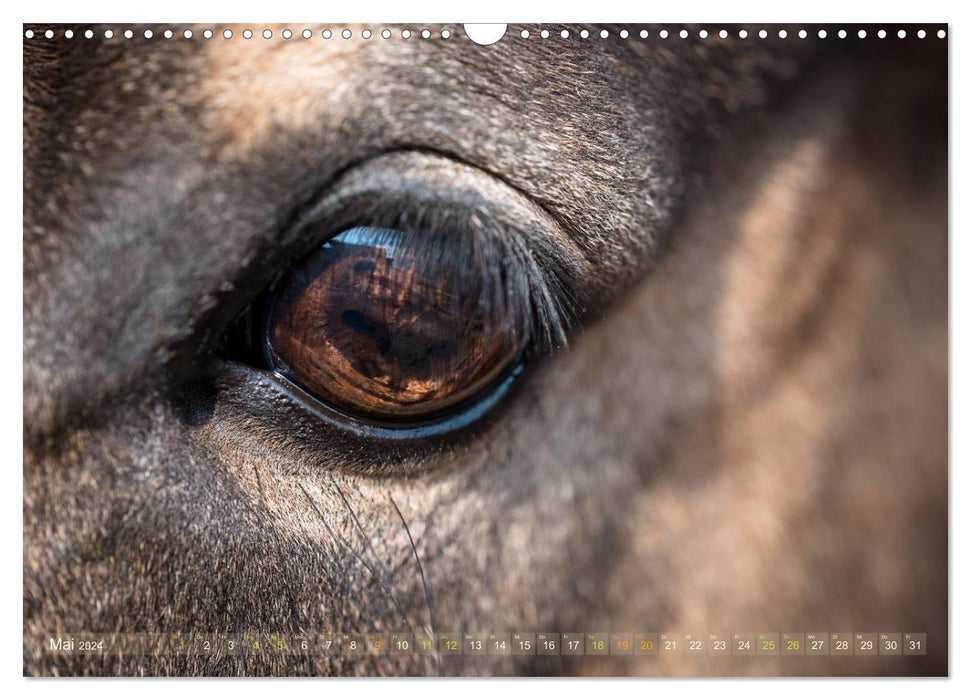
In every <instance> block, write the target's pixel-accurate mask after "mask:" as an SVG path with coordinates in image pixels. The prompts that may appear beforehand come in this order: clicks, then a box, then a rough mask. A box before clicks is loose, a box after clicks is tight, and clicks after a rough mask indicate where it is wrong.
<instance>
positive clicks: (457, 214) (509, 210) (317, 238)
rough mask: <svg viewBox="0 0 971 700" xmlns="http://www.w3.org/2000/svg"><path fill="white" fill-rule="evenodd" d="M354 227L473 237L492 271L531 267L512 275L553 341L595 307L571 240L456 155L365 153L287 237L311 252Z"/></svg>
mask: <svg viewBox="0 0 971 700" xmlns="http://www.w3.org/2000/svg"><path fill="white" fill-rule="evenodd" d="M359 225H366V226H371V227H375V228H388V229H396V228H402V229H412V230H414V231H416V232H417V233H419V234H421V233H423V234H424V235H425V238H430V237H431V236H435V235H442V234H448V235H451V234H455V235H458V234H459V233H461V234H462V235H467V236H472V237H478V240H479V241H480V242H481V243H482V248H483V249H485V250H491V251H493V252H494V253H495V254H496V255H495V267H496V269H497V270H498V269H499V268H500V267H501V266H505V267H507V268H510V269H515V263H516V262H517V260H518V261H519V262H520V263H522V264H523V265H525V266H527V267H528V268H529V269H528V270H520V271H521V272H522V274H520V275H518V277H519V278H524V279H526V280H527V281H528V282H529V284H530V289H531V291H533V292H535V294H534V295H533V302H535V304H536V307H537V309H545V311H546V312H549V313H547V315H546V317H545V319H544V320H545V321H546V322H547V325H548V327H549V330H550V331H551V332H552V331H558V330H562V331H563V332H562V333H559V337H558V338H557V339H556V341H557V342H558V343H563V342H565V341H566V338H567V331H569V329H570V328H571V327H572V326H574V325H576V323H578V322H580V321H582V320H583V319H584V318H585V317H586V316H588V315H589V314H590V313H591V311H592V310H593V309H592V304H591V301H590V297H589V294H588V291H587V290H588V287H589V286H591V284H592V283H593V282H594V281H595V280H596V276H595V275H594V270H593V266H592V265H591V264H590V263H589V262H588V261H587V260H586V258H585V257H584V256H583V254H582V252H581V251H580V249H579V247H578V246H577V245H576V244H575V242H574V240H573V238H572V237H571V236H570V235H569V234H568V233H567V232H566V231H564V230H563V228H562V227H561V226H560V225H559V224H558V223H557V222H556V221H555V220H553V219H552V218H551V217H550V216H549V214H548V213H547V212H546V210H545V209H543V208H542V207H539V206H538V205H537V204H536V203H535V202H534V201H532V200H531V199H529V198H528V197H526V196H525V195H524V194H523V193H521V192H520V191H518V190H515V189H513V188H511V187H509V186H508V185H507V184H505V183H504V182H503V181H501V180H498V179H496V178H494V177H493V176H491V175H490V174H489V173H486V172H483V171H481V170H480V169H478V168H475V167H474V166H470V165H467V164H465V163H463V162H461V161H455V160H452V159H449V158H445V157H443V156H441V155H438V154H431V153H428V152H422V151H411V150H403V151H393V152H389V153H384V154H381V155H379V156H375V157H373V158H370V159H368V160H367V161H365V162H362V163H360V164H358V165H357V166H356V167H354V168H351V169H349V170H346V171H345V172H344V173H343V174H342V176H341V177H339V178H337V179H336V181H334V182H332V183H331V185H330V186H329V187H328V188H327V190H326V192H325V193H323V194H322V195H320V196H319V199H318V201H317V203H316V204H315V205H313V206H308V207H305V208H304V209H303V210H302V211H301V214H300V216H299V217H298V218H297V220H296V221H295V223H294V225H293V231H291V232H289V233H288V234H287V236H288V237H292V238H295V239H297V240H300V241H302V243H301V244H300V247H301V249H303V250H305V251H307V252H309V251H311V250H313V249H314V248H315V247H316V246H317V245H319V244H321V243H323V242H324V241H325V240H327V238H329V237H330V236H332V235H336V234H337V233H340V232H341V231H342V230H344V229H346V228H351V227H353V226H359ZM454 245H456V246H457V245H458V242H456V244H454ZM462 263H463V261H461V260H459V261H457V264H462ZM544 282H546V283H547V284H545V285H544ZM554 307H557V309H558V310H559V311H560V312H562V313H560V314H559V317H556V314H553V313H552V312H553V311H554ZM542 330H544V331H545V330H546V329H542ZM551 340H552V339H551Z"/></svg>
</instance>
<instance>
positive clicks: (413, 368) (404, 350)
mask: <svg viewBox="0 0 971 700" xmlns="http://www.w3.org/2000/svg"><path fill="white" fill-rule="evenodd" d="M419 251H422V252H419ZM456 263H458V264H463V263H464V264H468V261H456V260H454V259H453V260H451V261H450V262H446V258H445V256H440V255H439V256H436V255H429V254H427V247H426V248H422V247H421V246H419V245H417V244H416V241H415V238H414V237H413V236H411V235H410V234H406V233H404V232H401V231H396V230H391V229H377V228H368V227H358V228H353V229H349V230H347V231H344V232H343V233H341V234H339V235H337V236H335V237H333V238H331V239H330V240H329V241H328V242H327V243H326V244H324V245H323V246H322V247H321V248H320V249H319V250H318V251H317V252H315V253H314V254H313V255H311V256H310V258H309V259H307V260H306V261H305V262H304V263H303V264H302V265H300V266H299V267H298V268H297V269H296V270H295V271H294V272H292V273H291V274H290V275H289V276H288V277H287V278H285V279H284V280H283V281H282V283H281V285H280V286H279V291H278V293H277V294H276V296H275V297H274V299H273V300H272V302H271V305H270V309H269V312H268V316H267V323H266V345H267V355H268V356H269V361H270V363H271V365H272V366H273V368H274V369H275V370H276V371H278V372H279V373H280V374H282V375H283V376H285V377H286V378H287V379H289V380H291V381H293V382H294V383H295V384H297V385H299V386H300V387H301V388H303V389H304V390H305V391H307V392H309V393H311V394H313V395H315V396H316V397H317V398H319V399H320V400H321V401H323V402H324V403H327V404H331V405H332V406H334V407H336V408H338V409H340V410H342V411H344V412H347V413H349V414H352V415H359V416H364V417H369V418H375V419H379V420H383V421H390V422H414V421H418V420H424V419H430V418H434V417H439V416H442V415H444V414H446V413H448V412H451V411H453V410H458V409H459V408H461V406H462V405H467V404H468V403H470V402H472V401H473V400H474V399H475V397H476V396H477V395H478V394H480V393H481V392H483V391H484V390H486V389H487V388H489V387H491V386H493V385H494V384H495V382H496V381H497V380H499V379H501V378H502V376H503V375H504V373H505V371H506V370H508V369H510V368H511V366H512V365H513V364H514V363H515V361H516V360H517V358H518V357H519V355H520V352H521V350H522V348H523V345H524V339H523V338H521V337H518V334H517V332H516V324H514V323H511V322H510V319H509V318H507V317H506V316H505V314H504V312H503V311H502V310H501V309H497V308H495V304H493V303H491V301H490V299H491V297H490V296H489V295H486V294H484V293H483V288H482V286H481V285H476V284H474V283H471V284H470V282H469V280H473V279H474V275H469V274H468V270H462V269H460V268H457V267H456Z"/></svg>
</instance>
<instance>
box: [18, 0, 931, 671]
mask: <svg viewBox="0 0 971 700" xmlns="http://www.w3.org/2000/svg"><path fill="white" fill-rule="evenodd" d="M319 13H320V14H323V15H326V8H324V7H323V6H321V8H320V9H319ZM267 14H271V15H272V8H267ZM324 19H326V17H324ZM948 35H949V27H948V25H946V24H907V25H901V24H865V25H863V24H853V23H847V24H784V25H783V24H745V25H740V24H725V23H723V24H718V23H711V24H705V23H693V24H556V23H551V24H543V23H526V24H522V23H520V24H516V23H510V24H488V25H484V24H460V23H459V24H454V23H453V24H435V23H427V24H422V23H410V24H381V23H366V24H338V23H327V22H326V21H325V22H322V23H309V22H308V23H305V24H301V23H296V24H281V23H273V22H269V23H251V24H245V23H229V24H181V23H171V24H164V23H159V24H57V23H53V24H52V23H48V24H43V23H28V24H24V25H23V26H22V40H23V202H24V206H23V414H24V415H23V452H24V456H23V674H24V675H27V676H72V675H79V676H80V675H83V676H92V675H93V676H266V675H270V676H331V675H339V676H351V675H353V676H401V675H407V676H436V677H438V676H537V675H539V676H564V675H565V676H753V675H754V676H834V675H838V676H946V675H947V674H948V653H949V647H948V634H949V628H948V578H947V577H948V417H949V415H948V400H949V394H948V337H949V327H948V262H949V261H948V128H949V119H948V110H949V96H948V95H949V93H948V46H949V36H948Z"/></svg>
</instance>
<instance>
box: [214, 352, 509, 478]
mask: <svg viewBox="0 0 971 700" xmlns="http://www.w3.org/2000/svg"><path fill="white" fill-rule="evenodd" d="M212 371H213V372H214V378H213V382H214V387H215V388H214V391H215V397H214V405H215V408H214V416H213V418H214V419H213V420H210V421H208V423H207V424H206V425H205V426H204V427H203V428H201V429H203V430H206V431H218V432H219V433H221V435H219V436H218V438H216V439H218V441H219V442H220V443H223V444H232V445H234V446H235V449H237V450H240V451H241V452H243V453H247V452H251V453H253V454H260V453H265V452H266V451H267V450H268V449H269V450H272V451H273V452H274V453H276V454H279V455H282V456H283V460H282V462H281V463H283V464H288V465H289V466H288V467H287V468H288V469H289V470H291V471H293V472H294V473H309V474H313V473H319V472H322V471H342V472H346V473H352V474H360V475H365V476H369V477H375V478H409V477H417V476H424V475H428V474H432V473H436V472H439V471H441V470H442V469H451V468H455V467H456V466H459V464H458V463H457V462H456V460H454V459H452V458H451V456H452V455H454V454H456V453H457V452H460V451H462V450H466V449H469V448H470V447H472V446H473V445H476V444H480V443H484V442H486V441H488V440H490V436H491V435H492V433H493V432H494V431H495V430H496V429H497V428H498V427H499V426H500V425H501V424H502V422H503V417H504V411H505V406H506V405H507V402H505V401H502V399H504V398H511V397H512V395H515V394H516V393H517V392H518V391H519V390H520V388H521V386H522V383H521V382H517V381H510V382H509V384H508V385H506V386H504V387H499V388H497V393H496V396H495V401H496V404H495V406H494V407H488V408H487V409H486V410H483V411H482V412H481V414H480V415H478V416H477V415H475V414H469V415H468V416H466V417H465V420H467V422H466V423H465V424H464V426H463V427H464V429H461V430H454V429H449V430H436V428H434V427H431V428H425V429H422V430H418V429H414V430H405V431H397V430H395V431H387V430H383V429H381V428H376V427H375V426H370V425H363V424H359V425H352V424H350V423H349V422H348V419H347V417H345V416H341V415H339V414H337V413H335V412H329V411H327V410H326V409H323V410H322V409H321V407H319V406H318V405H316V404H315V403H313V402H308V401H306V399H305V398H301V396H300V390H299V388H296V387H293V386H292V385H289V384H288V383H287V381H286V380H285V379H282V378H280V377H277V376H274V375H273V374H272V373H270V372H267V371H265V370H258V369H255V368H252V367H249V366H247V365H243V364H239V363H235V362H229V361H226V362H221V363H218V364H217V366H215V367H214V368H213V370H212ZM440 427H442V428H444V427H445V426H440Z"/></svg>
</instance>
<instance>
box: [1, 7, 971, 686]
mask: <svg viewBox="0 0 971 700" xmlns="http://www.w3.org/2000/svg"><path fill="white" fill-rule="evenodd" d="M15 8H16V9H15V11H16V13H17V14H18V15H19V16H18V17H17V18H13V19H10V21H6V22H3V23H2V24H0V27H4V28H5V29H6V32H5V35H3V36H2V38H3V40H2V41H0V51H2V52H3V54H4V56H3V57H4V60H3V61H2V63H0V66H2V69H3V73H2V78H3V89H2V92H0V95H2V97H3V105H4V109H3V112H2V115H3V120H4V121H3V130H2V133H3V134H4V135H5V138H4V140H3V153H2V161H0V162H2V163H4V167H5V175H6V177H4V179H3V189H4V191H5V193H6V194H7V195H9V196H8V197H5V199H4V202H5V204H4V207H3V213H4V218H5V220H6V226H5V228H4V229H3V230H5V231H6V232H7V233H6V235H4V236H3V237H2V245H3V247H4V249H3V254H2V255H0V264H2V265H3V274H2V275H0V280H2V284H3V288H2V292H3V293H2V295H0V298H2V299H3V300H4V311H5V313H4V314H2V316H0V318H2V319H4V321H5V326H4V335H6V336H13V337H11V338H10V339H9V340H8V341H7V342H6V343H5V344H4V345H3V346H2V352H3V356H2V358H3V362H2V364H0V367H3V372H2V374H0V376H2V388H3V392H4V393H3V397H4V401H3V403H2V404H0V405H2V406H3V409H2V410H3V420H2V422H0V426H2V430H3V433H2V441H0V444H2V445H3V446H4V448H5V449H4V451H5V453H7V454H9V458H8V459H6V460H4V467H5V474H6V476H5V479H7V482H6V483H5V484H4V485H5V486H6V488H3V489H2V491H3V496H4V498H5V503H4V506H5V507H4V508H3V510H2V513H3V517H4V519H5V522H4V525H5V526H6V527H5V528H4V529H3V532H5V533H8V534H7V535H6V536H5V537H4V539H3V547H4V552H3V554H4V560H5V561H4V563H5V564H6V566H5V567H4V571H7V572H10V573H9V574H8V575H7V576H5V577H4V579H3V584H2V585H3V604H2V605H0V615H2V622H3V634H4V636H3V637H2V638H3V639H5V640H7V642H8V643H7V644H5V645H3V647H2V649H3V654H2V658H0V663H2V667H3V670H4V676H5V678H15V679H20V678H21V675H22V669H23V666H22V657H21V644H22V624H21V613H22V600H23V598H22V576H20V575H19V574H18V575H17V576H14V575H13V573H12V572H15V571H20V570H21V568H22V551H21V548H22V542H21V538H20V537H19V535H18V534H17V533H20V532H21V523H22V513H23V503H22V496H21V490H22V486H21V484H22V480H21V479H20V478H19V477H20V471H21V468H22V431H21V428H22V415H23V409H22V371H23V370H22V359H23V358H22V346H23V343H22V308H23V307H22V298H23V296H22V295H23V291H22V289H23V284H22V259H23V251H22V239H21V237H20V236H18V235H17V234H16V232H17V231H18V230H21V229H22V221H21V215H22V210H23V203H22V197H23V192H22V190H23V183H22V171H21V169H20V167H19V165H18V164H19V163H20V162H21V159H22V152H23V151H22V136H16V135H18V134H22V98H21V88H22V73H21V71H20V65H21V56H20V49H21V43H20V41H18V40H17V36H16V35H17V33H18V32H20V31H21V29H20V25H21V24H22V23H24V22H27V21H30V22H63V21H79V20H87V21H109V20H110V21H112V22H116V23H117V22H163V21H178V22H185V21H193V22H217V21H230V20H231V21H235V22H254V23H257V22H260V21H297V20H302V21H309V20H320V19H327V20H330V21H334V22H335V23H337V22H342V21H348V22H378V21H383V22H406V21H410V22H416V21H432V20H434V21H435V22H468V21H473V22H508V23H514V22H539V21H546V22H549V21H556V22H591V21H606V20H612V21H624V22H632V23H634V22H650V23H654V22H657V23H666V22H672V23H673V22H704V23H732V22H751V21H756V22H767V23H768V22H786V23H819V22H825V23H829V22H833V23H858V22H886V23H888V24H889V23H910V22H914V23H928V24H929V23H939V22H950V23H951V27H949V30H948V34H949V38H948V41H950V42H953V43H952V45H951V52H952V53H951V58H952V67H951V71H952V78H951V87H952V90H953V92H952V98H951V99H952V107H951V124H961V123H965V124H966V123H969V122H968V114H969V109H968V102H967V100H968V89H969V88H968V86H969V84H971V82H969V80H968V78H967V76H968V71H967V70H966V68H967V65H968V50H967V48H966V45H964V44H962V42H961V41H960V38H959V37H961V34H962V29H963V28H964V27H966V26H967V25H966V24H965V23H964V21H963V20H964V15H963V12H959V11H958V10H957V9H956V3H947V2H940V1H934V0H921V1H920V2H911V3H902V2H894V3H879V4H876V3H874V4H870V5H867V6H863V7H857V6H851V5H849V4H848V3H847V2H846V1H845V0H815V1H813V2H812V3H807V4H806V5H799V4H796V3H791V4H782V3H778V2H767V1H762V2H752V1H735V2H731V3H726V2H714V1H713V0H712V1H707V2H693V3H691V4H687V3H684V2H670V3H650V2H631V0H596V1H595V2H590V3H589V4H587V5H584V4H581V3H578V2H555V3H554V2H547V3H536V4H532V5H530V6H526V5H524V4H523V3H522V2H521V0H520V1H519V2H513V1H510V0H489V2H484V3H480V4H478V5H476V6H472V5H466V4H460V3H455V2H454V1H452V2H444V1H443V0H437V1H435V2H425V3H423V4H422V5H420V6H418V5H409V6H407V7H406V6H404V5H403V4H402V3H400V2H391V0H376V1H373V2H368V3H359V2H348V3H346V4H345V5H338V4H337V3H321V2H319V1H318V2H306V1H305V2H279V1H275V2H272V3H268V2H263V3H259V2H252V1H249V2H232V3H223V4H221V5H210V6H207V7H205V8H202V7H200V5H199V3H198V1H197V0H196V1H192V0H169V1H167V2H165V3H158V4H154V5H152V6H147V7H146V6H136V5H135V4H133V3H124V4H122V3H119V2H104V1H97V0H89V1H88V2H85V3H84V4H83V5H80V4H78V3H76V2H74V3H69V2H62V1H60V0H56V1H49V2H44V3H35V4H31V5H29V6H25V5H23V4H20V3H17V4H16V5H15ZM10 9H12V8H10V5H7V6H5V7H4V9H3V12H4V14H5V15H6V14H7V13H8V11H10ZM958 20H961V21H960V23H959V24H957V26H956V25H955V23H957V22H958ZM955 37H958V38H957V39H956V38H955ZM955 75H957V76H959V77H958V79H954V77H953V76H955ZM961 115H964V116H963V117H962V116H961ZM951 139H952V140H951V142H950V143H951V149H952V151H951V152H952V155H951V158H952V161H951V162H952V163H953V164H954V165H953V166H952V178H953V179H952V183H951V192H952V193H958V196H955V197H953V198H952V200H951V202H952V204H951V217H952V218H951V231H956V230H963V229H965V228H967V227H966V222H967V216H966V214H965V212H966V210H967V201H968V197H966V196H961V194H960V193H962V192H963V191H964V189H963V185H966V183H967V179H968V178H967V177H966V176H965V173H966V170H965V168H966V164H967V162H968V158H967V156H968V139H967V137H966V136H965V135H964V134H963V132H962V130H961V129H953V128H952V133H951ZM950 251H951V257H950V263H951V276H950V279H951V285H952V286H951V299H950V309H951V310H952V316H951V324H952V325H951V329H950V334H951V336H950V337H951V353H952V354H951V357H953V358H962V357H968V356H969V354H968V351H971V342H969V323H968V320H969V319H968V311H967V309H968V307H969V303H971V260H969V252H971V243H969V242H967V240H966V239H964V238H962V237H960V236H952V238H951V249H950ZM969 377H971V374H969V372H968V371H967V370H965V369H964V365H963V363H962V362H960V361H956V362H952V363H951V375H950V382H951V414H950V415H951V421H952V427H951V438H952V441H951V463H952V465H958V466H957V467H956V468H952V469H951V473H950V476H951V481H950V486H951V523H952V530H951V534H950V542H951V548H950V550H951V562H950V566H951V593H952V595H951V613H952V615H951V630H950V637H951V645H950V649H951V660H950V673H951V676H952V679H951V680H949V681H941V680H905V681H897V680H860V679H852V680H825V681H812V682H807V681H798V680H795V681H794V680H767V679H759V680H730V681H717V680H714V681H713V680H694V681H681V680H673V679H663V680H642V679H619V680H600V681H591V682H580V683H569V684H567V683H563V682H559V683H557V682H556V681H543V687H540V686H538V685H536V682H535V681H532V680H530V679H512V680H506V681H499V683H500V685H495V684H492V683H468V682H458V683H457V682H454V681H451V682H444V683H437V682H435V680H414V681H412V682H396V683H395V685H394V687H392V686H389V685H384V686H378V685H375V683H376V682H380V681H373V680H372V681H367V680H364V681H361V680H356V681H348V680H339V679H328V680H326V681H322V682H325V683H327V685H326V686H314V687H311V686H309V685H307V684H306V683H299V682H292V681H286V680H282V681H271V682H270V683H271V684H272V685H267V684H266V683H263V682H261V683H245V682H242V681H238V680H237V681H229V682H231V683H232V686H231V688H229V689H227V690H229V691H230V692H232V693H233V695H234V696H236V695H239V696H241V697H250V696H256V695H257V694H258V695H260V696H265V695H266V694H267V693H273V694H279V693H281V692H289V693H295V694H296V693H300V694H303V693H313V694H316V693H327V694H330V693H354V694H357V693H361V692H362V691H363V692H371V691H377V692H382V693H394V694H395V696H398V694H400V693H404V694H405V695H406V696H410V695H414V696H418V695H420V696H421V697H428V696H429V695H445V694H447V695H449V696H453V697H454V696H456V695H460V696H461V697H463V698H465V697H471V698H477V697H487V696H488V697H492V696H494V694H495V693H502V694H506V693H509V692H515V693H518V692H523V693H536V692H550V691H552V692H555V693H557V695H565V696H572V695H574V693H575V694H576V695H578V696H590V695H591V694H593V695H598V696H599V695H600V694H601V693H603V692H604V691H606V692H608V693H612V694H622V695H624V696H628V695H629V694H632V693H633V694H636V696H639V697H646V696H647V695H648V694H654V693H660V694H667V693H670V694H672V695H673V694H680V693H683V692H684V691H686V690H687V691H691V692H700V693H706V694H708V693H719V694H720V693H725V692H729V693H739V694H744V695H745V696H748V697H758V696H769V695H772V696H776V695H779V694H784V695H785V696H787V697H794V698H801V697H806V698H809V697H813V698H816V697H817V696H819V695H826V696H831V695H834V694H835V695H837V696H844V695H849V694H850V693H852V694H854V695H857V694H859V693H872V692H876V693H880V694H881V696H886V697H891V698H893V697H898V696H899V697H908V698H913V697H914V696H915V695H919V696H925V695H927V694H931V695H935V696H936V695H943V696H950V697H971V694H969V689H971V683H969V682H968V678H969V675H971V671H968V668H967V664H968V662H969V661H971V659H969V658H968V649H969V648H971V644H969V642H968V641H967V640H965V639H963V636H964V635H965V634H969V633H971V625H969V624H968V622H969V620H968V609H969V606H968V605H967V602H966V598H964V597H962V596H961V595H960V594H958V593H957V592H958V591H961V590H964V591H967V590H968V589H969V585H968V582H969V576H968V554H969V551H971V547H969V546H968V537H967V535H968V522H969V517H968V516H967V515H966V514H963V513H962V510H963V508H962V506H964V505H968V493H967V491H968V489H967V478H966V477H965V476H964V474H963V472H964V470H965V469H967V468H968V465H969V459H968V458H969V456H971V452H969V435H971V431H969V430H968V429H967V428H968V425H967V421H966V420H963V419H966V418H967V415H968V406H967V400H968V397H969ZM15 447H19V449H15ZM962 466H963V468H962ZM15 475H16V476H15ZM955 542H957V543H959V545H960V546H954V543H955ZM965 595H967V593H965ZM206 682H207V681H205V680H194V679H187V680H180V681H177V683H178V685H176V686H169V685H166V684H165V682H158V681H156V682H139V683H138V685H137V686H136V685H135V683H136V681H110V680H99V681H66V682H44V681H24V680H19V682H18V683H17V687H16V689H15V691H14V692H16V693H17V694H20V693H29V694H30V695H31V696H32V697H33V696H36V697H40V698H44V697H56V698H58V699H59V700H60V699H63V698H65V697H67V696H68V695H70V696H71V697H72V698H73V697H75V696H77V694H78V693H81V694H82V695H85V696H87V695H93V694H95V693H97V695H98V696H99V697H112V696H119V697H126V698H127V697H128V696H129V695H130V694H132V693H138V694H139V695H140V696H142V697H145V698H156V697H158V698H162V697H165V698H168V697H170V696H171V695H172V694H173V693H180V694H181V693H184V692H185V691H187V690H191V691H201V690H202V691H203V692H205V691H204V690H203V689H204V686H203V684H204V683H206ZM362 682H363V683H365V685H360V683H362ZM65 683H66V684H65ZM287 683H289V685H284V684H287ZM333 683H338V684H339V686H334V685H332V684H333ZM547 683H555V685H551V686H547V685H546V684H547ZM645 683H646V684H649V685H643V684H645ZM657 683H661V685H660V686H659V685H656V684H657ZM685 683H688V685H685ZM871 683H874V684H877V685H878V687H874V688H869V687H867V688H864V687H863V685H864V684H866V685H869V684H871ZM21 684H23V685H21ZM716 684H717V686H718V687H715V686H716ZM5 685H6V684H5ZM208 691H209V692H212V691H216V692H219V691H218V690H217V689H216V688H215V687H214V686H212V685H209V686H208Z"/></svg>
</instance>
